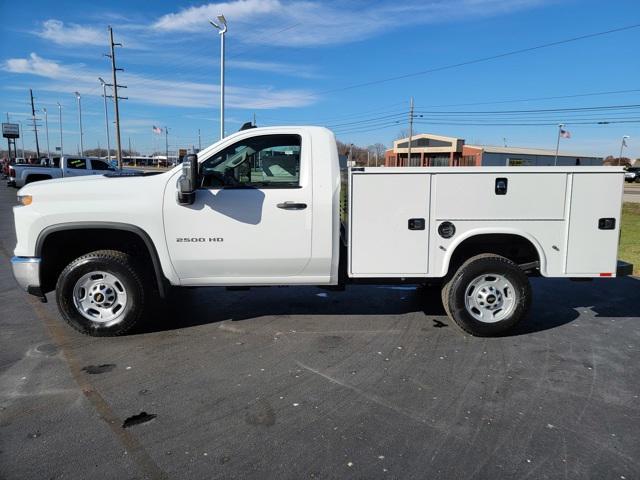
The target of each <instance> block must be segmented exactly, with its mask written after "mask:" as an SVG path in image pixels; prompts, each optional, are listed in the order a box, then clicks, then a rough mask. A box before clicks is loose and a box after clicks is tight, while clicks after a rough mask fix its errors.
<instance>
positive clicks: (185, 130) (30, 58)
mask: <svg viewBox="0 0 640 480" xmlns="http://www.w3.org/2000/svg"><path fill="white" fill-rule="evenodd" d="M91 3H92V2H81V1H64V0H61V1H55V2H52V1H24V2H1V3H0V14H1V15H2V18H3V19H4V20H5V22H3V23H4V25H3V28H2V33H1V34H0V35H1V38H0V106H1V113H2V118H3V121H5V119H6V113H7V112H8V113H9V115H10V118H11V120H13V121H16V120H23V121H24V120H25V119H27V117H26V114H27V113H29V109H30V106H29V91H28V89H29V88H30V87H31V88H33V90H34V95H35V96H36V108H40V109H41V108H43V107H44V108H47V109H48V111H49V129H50V142H51V145H52V147H53V146H54V145H57V144H58V143H59V142H58V141H57V139H58V131H59V130H58V129H59V125H58V119H57V111H58V110H57V102H60V103H61V104H62V105H63V122H62V123H63V125H62V126H63V133H64V143H65V150H69V149H72V150H75V148H76V145H77V144H78V143H79V135H78V130H79V129H78V124H77V113H76V112H77V110H76V103H75V102H76V100H75V96H74V95H73V92H74V91H76V90H78V91H79V92H80V93H81V94H82V102H83V124H84V131H85V142H84V144H85V148H91V147H95V146H97V145H98V143H99V144H100V145H101V146H102V147H104V146H105V145H106V138H105V131H104V108H103V103H102V98H101V97H100V94H101V93H102V89H101V87H100V84H99V82H98V79H97V77H98V76H102V77H104V78H105V79H109V74H110V68H109V63H108V59H107V58H106V57H103V56H102V54H103V53H105V52H106V51H107V25H112V26H113V28H114V32H115V36H116V41H120V42H122V43H123V44H124V48H121V49H119V50H118V51H117V55H118V63H119V66H121V67H123V68H125V72H124V73H122V74H121V76H120V78H119V83H122V84H125V85H128V87H129V88H128V89H126V90H124V91H123V92H122V94H123V95H127V96H128V97H129V100H126V101H123V102H122V103H121V121H122V138H123V143H124V146H125V147H126V145H127V143H128V140H129V139H131V143H132V144H133V146H134V148H135V149H137V150H140V151H142V152H148V151H150V150H151V149H153V148H154V147H155V148H156V149H157V150H164V138H159V137H158V136H157V135H156V136H154V135H153V134H152V126H153V125H157V126H161V127H164V126H168V127H169V143H170V149H171V150H175V148H177V147H190V146H191V145H195V146H196V147H197V144H198V136H197V131H198V129H200V130H201V132H202V133H201V136H202V145H203V147H204V146H205V145H208V144H210V143H212V142H213V141H215V140H217V137H218V132H219V123H218V115H219V114H218V95H219V90H218V85H219V38H218V35H217V34H216V32H215V30H214V29H213V28H212V27H211V26H210V25H209V24H208V22H207V19H208V18H215V15H216V14H218V13H224V15H225V16H226V17H227V19H228V22H229V32H228V34H227V37H226V39H227V111H226V116H227V123H226V130H227V132H228V133H230V132H233V131H235V130H237V128H238V127H239V126H240V125H241V124H242V123H243V122H245V121H248V120H250V119H251V118H252V116H253V114H254V112H255V114H256V117H257V121H258V124H259V125H274V124H320V125H328V126H333V127H334V129H335V130H336V131H337V134H338V138H339V139H341V140H343V141H345V142H353V143H356V144H359V145H367V144H372V143H375V142H381V143H384V144H386V145H387V146H389V145H390V144H391V143H392V141H393V139H394V138H396V136H397V135H398V133H399V132H400V131H401V130H403V129H406V116H404V117H403V116H400V115H401V113H402V112H406V111H407V109H408V104H409V98H410V97H411V96H413V97H414V98H415V104H416V110H418V111H419V112H421V114H423V115H424V116H423V117H422V119H420V120H419V121H418V123H419V124H417V125H416V127H415V131H416V132H431V133H437V134H442V135H451V136H458V137H462V138H465V139H466V140H467V142H468V143H483V144H489V145H501V144H502V143H503V142H504V139H506V142H507V144H509V145H514V146H535V147H543V148H544V147H547V148H554V147H555V140H556V132H557V129H556V127H554V126H553V125H536V126H505V125H500V126H496V125H471V124H470V123H481V122H473V121H471V120H469V118H471V119H481V121H483V122H486V123H496V122H492V121H491V120H495V119H496V118H504V117H500V116H496V115H497V114H495V113H489V114H482V115H484V116H479V115H480V114H458V117H459V118H460V119H462V120H461V121H449V122H448V123H455V124H454V125H445V124H443V123H446V122H443V121H442V120H438V118H442V117H443V114H440V115H438V114H435V113H434V112H438V111H447V112H448V111H465V112H467V111H476V112H477V111H495V110H535V109H555V108H573V107H591V106H605V105H632V104H640V75H639V74H640V64H639V62H638V51H637V48H638V45H640V28H635V29H631V30H626V31H622V32H618V33H613V34H610V35H604V36H600V37H596V38H590V39H586V40H582V41H577V42H572V43H567V44H563V45H559V46H555V47H550V48H544V49H540V50H536V51H532V52H528V53H524V54H520V55H514V56H510V57H505V58H501V59H497V60H492V61H487V62H484V63H479V64H474V65H469V66H463V67H459V68H454V69H450V70H443V71H440V72H435V73H431V74H427V75H418V76H413V77H409V78H405V79H400V80H394V81H389V82H384V83H377V84H373V85H369V86H362V87H358V88H352V89H343V87H347V86H350V85H358V84H362V83H366V82H369V81H372V80H379V79H385V78H388V77H393V76H397V75H403V74H406V73H411V72H416V71H423V70H428V69H430V68H437V67H440V66H445V65H450V64H456V63H459V62H464V61H467V60H472V59H476V58H480V57H486V56H491V55H494V54H499V53H502V52H505V51H510V50H517V49H521V48H527V47H531V46H535V45H540V44H544V43H548V42H554V41H558V40H563V39H567V38H571V37H576V36H580V35H586V34H590V33H594V32H599V31H604V30H609V29H614V28H619V27H624V26H627V25H632V24H634V23H640V2H638V1H637V0H621V1H607V2H603V1H601V0H585V1H579V0H564V1H562V0H423V1H411V0H407V1H403V2H398V1H386V0H385V1H378V2H375V1H348V0H346V1H336V2H332V1H322V0H307V1H287V0H236V1H234V0H231V1H229V2H226V3H202V2H191V3H187V2H168V1H164V0H156V1H154V2H135V1H121V0H114V1H111V2H95V4H91ZM6 20H10V21H9V22H8V23H7V22H6ZM628 90H638V91H631V92H629V91H628ZM612 91H616V92H619V91H627V92H626V93H615V94H606V95H589V96H580V97H574V98H560V99H558V98H556V99H538V100H529V101H513V102H512V100H522V99H531V98H536V99H537V98H540V97H543V98H544V97H558V96H560V97H562V96H568V95H580V94H591V93H599V92H612ZM506 101H508V103H498V102H506ZM478 103H482V105H477V104H478ZM109 108H110V112H109V114H110V116H111V119H113V111H112V107H111V105H109ZM637 111H638V109H629V110H626V111H618V110H612V111H609V112H598V113H594V114H590V113H588V112H587V113H584V112H581V113H578V114H576V113H567V114H566V115H565V114H543V113H538V114H528V113H527V114H518V117H517V118H519V119H525V121H529V122H531V121H533V120H535V119H543V118H544V122H548V123H549V122H550V123H553V122H562V121H564V122H566V123H567V127H566V128H567V129H568V130H569V131H570V132H571V134H572V138H571V139H569V140H563V141H562V144H561V149H563V150H565V151H571V152H577V153H581V154H583V155H587V154H593V155H603V156H604V155H608V154H614V155H617V152H618V151H619V148H620V139H621V137H622V136H623V135H629V136H630V137H631V138H630V140H629V142H628V143H629V149H628V150H627V151H626V152H625V154H627V155H631V156H632V157H634V158H635V157H640V121H639V123H624V124H609V125H581V124H577V123H576V122H577V121H578V119H580V118H588V119H600V120H611V119H613V118H618V119H622V118H626V119H633V118H638V119H640V114H639V115H634V113H635V112H637ZM509 115H510V114H509ZM39 116H40V117H43V115H42V113H40V114H39ZM564 117H566V118H564ZM510 118H515V117H510ZM544 122H541V123H544ZM572 122H573V124H572ZM503 123H504V122H503ZM512 123H516V122H512ZM525 123H526V122H525ZM25 133H26V135H25V147H27V148H29V147H32V146H33V145H34V141H33V134H32V133H30V132H28V131H26V132H25ZM42 142H44V132H43V135H42V137H41V145H42ZM111 143H112V146H113V145H114V141H113V140H112V142H111Z"/></svg>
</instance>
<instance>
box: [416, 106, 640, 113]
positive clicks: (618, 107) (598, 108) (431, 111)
mask: <svg viewBox="0 0 640 480" xmlns="http://www.w3.org/2000/svg"><path fill="white" fill-rule="evenodd" d="M634 108H640V104H625V105H599V106H595V107H568V108H538V109H528V110H484V111H483V110H472V111H433V110H430V111H427V110H421V111H422V112H424V113H428V114H430V115H437V114H470V115H473V114H513V113H535V112H545V113H549V112H578V111H597V110H618V109H634Z"/></svg>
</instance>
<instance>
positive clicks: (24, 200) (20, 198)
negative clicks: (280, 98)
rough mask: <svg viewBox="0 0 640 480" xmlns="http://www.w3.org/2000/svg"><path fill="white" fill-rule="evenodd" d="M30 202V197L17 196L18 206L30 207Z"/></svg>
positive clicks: (31, 198)
mask: <svg viewBox="0 0 640 480" xmlns="http://www.w3.org/2000/svg"><path fill="white" fill-rule="evenodd" d="M32 201H33V197H32V196H31V195H18V203H19V204H20V205H24V206H25V207H26V206H27V205H31V202H32Z"/></svg>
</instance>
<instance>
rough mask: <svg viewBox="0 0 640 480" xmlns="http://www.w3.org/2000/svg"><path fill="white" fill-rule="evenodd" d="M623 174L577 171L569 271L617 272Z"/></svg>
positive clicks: (574, 187) (568, 252)
mask: <svg viewBox="0 0 640 480" xmlns="http://www.w3.org/2000/svg"><path fill="white" fill-rule="evenodd" d="M623 183H624V181H623V177H622V175H621V174H620V173H597V174H594V173H574V174H573V182H572V187H571V213H570V216H569V241H568V244H567V267H566V273H567V274H571V275H584V274H586V275H596V276H597V275H601V274H605V275H608V274H612V275H615V274H616V263H617V256H618V239H619V236H620V209H621V203H622V189H623V187H624V185H623Z"/></svg>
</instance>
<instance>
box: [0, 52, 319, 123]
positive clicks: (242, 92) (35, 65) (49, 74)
mask: <svg viewBox="0 0 640 480" xmlns="http://www.w3.org/2000/svg"><path fill="white" fill-rule="evenodd" d="M2 69H3V70H5V71H7V72H11V73H17V74H29V75H37V76H40V77H44V78H47V79H49V80H51V82H49V83H46V84H43V85H40V86H39V87H38V88H39V89H40V90H47V91H52V92H61V93H66V94H69V93H70V92H71V91H73V90H78V91H79V92H80V93H81V94H82V95H99V94H100V93H101V90H100V88H99V84H98V82H97V78H98V76H99V75H101V74H102V72H99V71H93V70H90V69H88V68H86V67H84V66H83V65H64V64H60V63H58V62H55V61H53V60H47V59H44V58H42V57H40V56H38V55H37V54H35V53H32V54H31V55H30V56H29V58H12V59H9V60H7V61H6V62H5V63H4V64H3V65H2ZM71 81H72V82H73V83H72V84H71ZM118 83H123V84H126V85H127V86H128V88H127V90H126V95H127V96H128V97H129V101H130V102H134V103H143V104H147V105H162V106H172V107H188V108H205V109H209V108H213V107H214V106H215V105H216V104H217V101H218V95H219V92H220V90H219V87H218V85H217V84H212V83H201V82H190V81H176V80H164V79H157V78H153V77H150V76H145V75H138V74H131V73H126V72H125V73H123V74H121V76H120V77H119V78H118ZM70 85H73V86H70ZM225 97H226V104H227V106H228V107H230V108H240V109H253V110H259V109H268V108H286V107H302V106H306V105H310V104H312V103H315V101H316V97H315V95H313V94H312V93H311V92H309V91H307V90H301V89H275V88H273V87H242V86H229V87H227V88H226V91H225Z"/></svg>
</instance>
